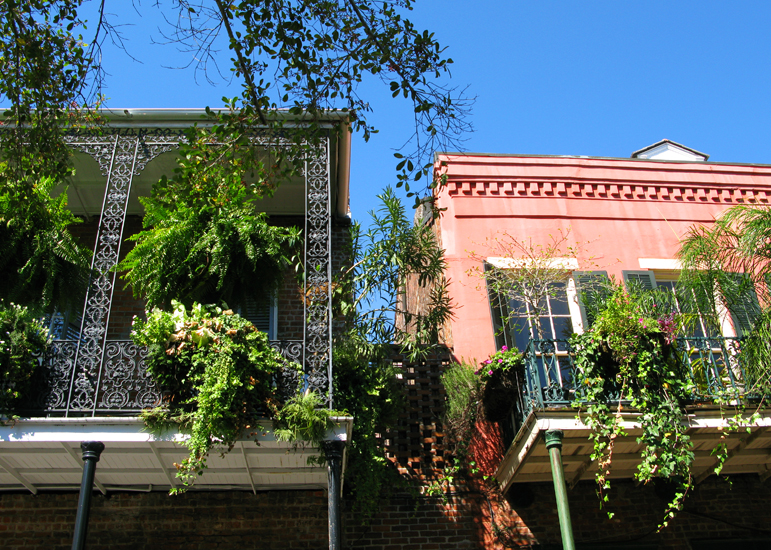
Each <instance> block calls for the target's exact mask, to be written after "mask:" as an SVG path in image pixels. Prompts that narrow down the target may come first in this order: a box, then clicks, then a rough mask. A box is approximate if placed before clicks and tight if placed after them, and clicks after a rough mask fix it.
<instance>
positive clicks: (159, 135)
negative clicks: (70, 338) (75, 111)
mask: <svg viewBox="0 0 771 550" xmlns="http://www.w3.org/2000/svg"><path fill="white" fill-rule="evenodd" d="M180 139H181V133H180V132H179V131H175V130H169V131H166V132H164V131H159V130H158V131H155V132H154V133H153V134H152V135H147V134H146V133H145V132H143V131H141V130H114V131H111V132H109V133H107V134H105V135H94V134H88V133H86V134H75V135H72V136H70V138H69V143H70V145H71V146H72V147H73V148H75V149H78V150H80V151H82V152H84V153H86V154H88V155H90V156H91V157H93V158H94V160H96V162H97V163H98V164H99V168H100V170H101V172H102V175H104V176H106V177H107V185H106V187H105V193H104V201H103V203H102V211H101V216H100V219H99V228H98V230H97V237H96V245H95V247H94V256H93V259H92V263H91V272H92V277H91V281H90V283H89V286H88V290H87V293H86V301H85V306H84V308H83V317H82V318H83V321H82V324H81V330H80V334H81V341H80V342H79V345H78V348H77V351H76V354H75V368H74V369H73V370H72V378H71V381H70V401H69V402H68V403H67V408H68V410H72V411H80V412H86V411H92V414H93V413H94V411H95V410H96V407H95V403H96V399H97V394H98V393H99V384H100V374H101V371H100V366H101V364H102V361H103V360H104V358H105V351H106V350H105V344H106V342H105V335H106V334H107V328H108V323H109V316H110V307H111V303H112V294H113V289H114V287H115V277H116V273H115V271H114V267H115V266H116V265H117V263H118V254H119V252H120V245H121V242H122V241H123V227H124V224H125V220H126V211H127V208H128V200H129V194H130V192H131V181H132V178H133V176H134V175H137V174H139V172H140V171H141V170H142V169H143V168H144V167H145V166H146V165H147V163H148V162H149V161H150V160H152V159H153V158H155V157H156V156H158V155H160V154H161V153H164V152H166V151H169V150H171V149H172V148H174V147H177V146H178V144H179V141H180Z"/></svg>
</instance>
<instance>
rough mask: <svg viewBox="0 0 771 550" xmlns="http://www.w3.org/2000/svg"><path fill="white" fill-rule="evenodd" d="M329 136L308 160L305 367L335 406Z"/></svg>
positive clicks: (310, 381) (315, 387)
mask: <svg viewBox="0 0 771 550" xmlns="http://www.w3.org/2000/svg"><path fill="white" fill-rule="evenodd" d="M329 179H330V178H329V138H328V137H326V138H324V140H323V141H322V143H321V144H320V145H319V146H317V147H313V148H312V149H311V150H310V152H309V154H308V158H307V159H306V162H305V193H306V199H305V200H306V202H305V296H306V297H307V300H306V301H305V335H304V336H305V367H306V373H305V378H306V383H307V384H308V387H310V388H311V389H313V390H316V391H318V393H319V395H321V396H323V397H324V398H325V400H326V404H327V406H329V407H330V408H331V407H332V386H331V380H332V288H331V287H332V284H331V282H332V281H331V279H332V265H331V213H330V181H329Z"/></svg>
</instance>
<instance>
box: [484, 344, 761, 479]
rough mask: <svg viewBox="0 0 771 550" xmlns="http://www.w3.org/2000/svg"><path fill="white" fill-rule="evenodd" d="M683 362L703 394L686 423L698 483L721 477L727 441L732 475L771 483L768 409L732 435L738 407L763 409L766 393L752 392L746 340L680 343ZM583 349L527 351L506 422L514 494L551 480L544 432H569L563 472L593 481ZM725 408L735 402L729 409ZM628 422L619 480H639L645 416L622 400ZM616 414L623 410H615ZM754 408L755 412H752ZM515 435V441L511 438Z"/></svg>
mask: <svg viewBox="0 0 771 550" xmlns="http://www.w3.org/2000/svg"><path fill="white" fill-rule="evenodd" d="M677 349H678V352H679V353H678V357H679V358H680V360H681V361H682V362H683V367H685V368H684V369H683V371H684V372H686V373H688V376H689V377H690V380H691V382H692V383H693V387H694V388H696V389H695V391H694V393H693V397H692V400H691V401H690V403H689V404H687V406H686V414H685V415H684V418H683V422H684V423H685V424H686V426H687V432H686V433H688V435H689V436H690V437H691V441H692V442H693V446H694V449H693V450H694V452H695V462H694V464H693V470H692V471H693V472H695V476H694V478H695V479H696V481H697V482H701V481H702V480H703V479H705V478H706V477H708V476H709V475H710V474H712V473H713V470H714V467H715V465H716V458H715V457H714V456H713V454H712V449H713V448H714V447H715V445H717V444H718V443H719V442H720V441H721V438H725V441H726V443H727V446H728V460H726V463H725V465H724V467H723V473H724V474H737V473H756V474H758V475H759V476H760V477H761V479H763V480H764V479H767V478H768V477H771V431H769V427H771V411H768V410H767V409H761V410H760V411H759V412H760V415H761V416H760V419H759V420H758V421H757V422H756V423H755V424H753V425H752V426H751V427H750V429H749V432H748V431H747V430H744V429H742V430H738V431H735V432H731V433H727V434H726V432H724V429H725V428H726V427H727V426H728V424H729V422H730V420H729V419H727V416H729V415H728V414H725V413H724V410H725V409H726V408H728V409H731V408H732V407H733V406H734V405H741V404H746V405H748V410H749V409H750V407H749V405H756V406H757V405H758V404H760V403H762V401H761V397H762V396H759V395H753V394H750V393H748V392H747V390H746V384H745V380H746V378H745V375H744V369H743V365H742V356H741V340H740V339H737V338H724V337H719V338H678V340H677ZM576 378H577V377H576V364H575V350H573V349H572V348H571V346H570V343H569V342H568V341H567V340H556V339H553V340H531V341H530V342H529V343H528V346H527V348H526V349H525V351H524V372H523V375H522V376H520V377H518V380H517V382H518V389H517V391H516V395H512V398H513V399H514V406H513V408H512V412H511V415H510V417H509V418H508V419H507V421H505V422H504V423H503V424H504V425H503V430H504V438H505V439H508V441H506V443H507V445H508V443H509V442H510V445H509V446H508V448H507V450H506V453H505V456H504V459H503V460H502V462H501V464H500V466H499V468H498V471H497V473H496V479H497V480H498V482H499V484H500V485H501V488H502V489H503V490H504V492H505V491H507V490H508V489H509V488H510V487H511V486H512V485H513V484H515V483H525V482H537V481H550V480H551V479H552V474H551V469H550V464H549V455H548V451H547V450H546V446H545V443H544V437H543V436H542V433H541V432H546V431H549V430H562V431H563V432H564V439H563V451H562V457H563V467H564V469H565V478H566V480H567V482H568V486H569V487H571V488H572V487H573V486H575V484H576V483H578V482H579V481H581V480H585V479H593V478H594V473H595V469H596V465H594V466H593V464H594V463H593V461H592V459H591V454H592V450H593V445H592V442H591V441H590V440H589V438H588V435H589V433H590V432H589V428H588V427H587V426H586V424H585V423H584V422H583V420H582V419H581V410H582V409H581V407H584V406H585V405H586V403H582V399H583V392H582V389H581V388H580V387H579V386H578V385H577V384H576ZM718 402H721V403H723V404H724V405H726V404H727V406H726V407H724V409H721V407H720V406H719V405H718V404H717V403H718ZM620 405H621V411H622V412H621V416H622V421H621V424H622V426H623V427H624V431H625V432H626V436H624V437H621V438H619V439H618V440H616V443H615V447H614V453H613V466H612V470H611V476H610V477H611V478H632V477H633V476H634V474H635V471H636V468H637V465H638V464H639V463H640V455H641V453H642V451H643V449H644V445H642V444H640V443H638V442H637V437H638V436H639V435H640V434H641V433H642V428H641V419H640V414H639V412H638V411H636V410H634V409H631V408H630V407H629V406H628V404H627V403H625V402H623V401H622V402H621V403H620ZM614 410H615V409H614ZM752 410H754V409H752ZM507 436H508V437H507Z"/></svg>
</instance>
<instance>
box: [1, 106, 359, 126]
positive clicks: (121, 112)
mask: <svg viewBox="0 0 771 550" xmlns="http://www.w3.org/2000/svg"><path fill="white" fill-rule="evenodd" d="M3 110H4V109H3V108H2V107H0V119H3V118H5V117H3V116H2V111H3ZM209 110H210V112H212V113H214V114H221V113H222V114H224V113H227V112H228V109H227V108H226V107H223V108H217V109H212V108H210V109H209ZM94 112H95V113H97V114H99V115H100V116H102V117H104V118H106V119H107V126H111V127H121V126H142V125H147V124H148V123H156V124H158V123H164V124H163V125H164V126H166V127H174V126H175V124H174V123H177V124H176V125H184V126H190V124H191V123H192V122H203V123H206V121H207V118H208V119H209V120H211V121H212V122H213V121H214V119H213V118H211V117H207V116H206V109H205V108H202V107H195V108H171V109H168V108H147V109H145V108H135V107H111V108H104V109H95V110H94ZM266 117H267V118H268V119H269V120H275V121H284V122H288V123H295V124H297V125H299V124H301V123H303V122H311V121H313V120H316V121H318V122H321V123H322V125H328V126H330V127H331V126H336V125H338V124H341V123H347V122H348V120H349V119H350V113H349V112H348V111H342V110H340V111H323V112H321V113H319V114H318V115H316V116H313V115H310V114H308V113H301V114H294V113H290V112H289V110H288V109H279V110H272V111H270V112H268V113H266ZM169 123H171V124H169ZM291 125H292V124H290V126H291ZM255 127H256V128H260V125H257V126H255Z"/></svg>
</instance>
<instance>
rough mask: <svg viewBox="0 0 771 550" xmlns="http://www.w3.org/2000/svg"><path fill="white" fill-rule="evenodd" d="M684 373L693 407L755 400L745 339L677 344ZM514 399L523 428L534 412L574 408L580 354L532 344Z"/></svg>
mask: <svg viewBox="0 0 771 550" xmlns="http://www.w3.org/2000/svg"><path fill="white" fill-rule="evenodd" d="M677 349H678V352H679V353H678V356H679V358H680V360H681V361H682V362H683V364H684V366H685V369H684V372H686V373H687V376H689V377H690V379H691V381H692V382H693V385H694V387H695V388H696V390H695V392H694V395H693V401H694V402H695V403H696V402H715V401H717V400H726V399H729V400H730V399H741V398H747V397H753V396H752V395H749V394H748V386H749V385H748V384H747V383H746V380H747V378H746V376H745V372H744V367H743V364H742V357H741V339H739V338H727V337H718V338H704V337H698V338H697V337H689V338H678V339H677ZM518 383H519V384H518V385H519V386H520V387H519V389H518V392H517V395H516V396H515V397H514V399H515V403H514V405H515V408H514V417H515V418H514V420H515V421H516V423H517V424H521V423H522V422H523V421H524V419H525V418H526V417H527V415H528V414H529V413H530V412H532V411H534V410H545V409H549V408H559V407H570V406H572V405H573V403H575V402H576V401H580V399H581V388H580V387H578V385H577V384H576V367H575V350H574V349H573V348H572V347H571V345H570V343H569V342H568V341H567V340H556V339H552V340H535V339H534V340H530V342H529V343H528V345H527V348H526V349H525V351H524V376H523V377H522V378H520V379H519V380H518Z"/></svg>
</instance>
